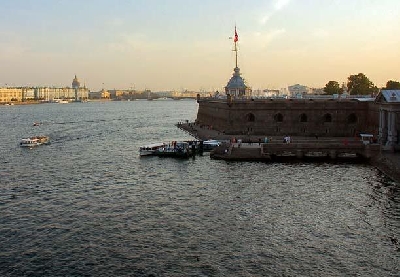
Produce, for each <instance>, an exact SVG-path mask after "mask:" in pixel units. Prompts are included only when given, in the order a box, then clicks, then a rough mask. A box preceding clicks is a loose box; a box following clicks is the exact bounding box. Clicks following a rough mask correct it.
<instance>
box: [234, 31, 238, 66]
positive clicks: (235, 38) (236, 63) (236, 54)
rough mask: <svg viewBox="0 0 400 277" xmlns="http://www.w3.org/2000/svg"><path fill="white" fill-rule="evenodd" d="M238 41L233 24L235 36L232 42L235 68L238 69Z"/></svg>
mask: <svg viewBox="0 0 400 277" xmlns="http://www.w3.org/2000/svg"><path fill="white" fill-rule="evenodd" d="M238 40H239V37H238V34H237V31H236V24H235V36H234V38H233V41H234V42H235V50H233V51H235V68H236V67H238V49H237V42H238Z"/></svg>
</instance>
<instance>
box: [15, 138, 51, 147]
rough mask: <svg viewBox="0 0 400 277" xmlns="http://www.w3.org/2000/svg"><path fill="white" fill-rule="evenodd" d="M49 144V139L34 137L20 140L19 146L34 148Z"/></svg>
mask: <svg viewBox="0 0 400 277" xmlns="http://www.w3.org/2000/svg"><path fill="white" fill-rule="evenodd" d="M49 143H50V138H49V137H47V136H36V137H30V138H23V139H21V141H20V143H19V145H20V146H21V147H29V148H32V147H35V146H39V145H42V144H49Z"/></svg>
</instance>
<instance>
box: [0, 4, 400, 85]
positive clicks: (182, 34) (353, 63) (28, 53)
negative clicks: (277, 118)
mask: <svg viewBox="0 0 400 277" xmlns="http://www.w3.org/2000/svg"><path fill="white" fill-rule="evenodd" d="M0 7H1V8H0V10H1V12H2V13H1V14H2V16H1V17H0V65H1V66H0V86H5V85H6V84H7V85H8V86H25V85H28V86H39V85H40V86H57V87H58V86H60V87H61V86H70V85H71V82H72V79H73V77H74V75H75V74H76V75H77V76H78V78H79V80H80V81H81V83H82V84H83V83H85V84H86V86H87V87H88V88H89V89H91V90H99V89H101V88H102V87H104V88H108V89H114V88H115V89H127V88H135V89H138V90H141V89H145V88H147V89H151V90H152V91H161V90H182V89H188V90H195V91H199V90H206V91H210V90H213V91H215V90H217V89H218V90H221V89H222V88H223V87H224V86H225V85H226V83H227V81H228V80H229V78H230V77H231V75H232V72H233V67H234V66H235V59H234V52H233V51H232V49H233V41H232V40H230V39H229V37H232V36H233V34H234V28H235V24H236V26H237V32H238V36H239V41H238V43H239V44H238V45H239V67H240V69H241V72H242V74H243V77H244V78H245V79H246V81H247V83H248V85H250V86H251V87H252V88H253V89H263V88H271V89H279V88H283V87H286V86H288V85H293V84H296V83H299V84H302V85H306V86H310V87H323V86H325V84H326V83H327V82H328V81H330V80H334V81H338V82H339V83H342V82H345V81H346V80H347V77H348V76H350V75H352V74H358V73H360V72H361V73H364V74H365V75H366V76H367V77H368V78H369V79H370V80H371V81H372V82H373V83H374V84H375V85H377V86H378V87H381V86H384V85H385V84H386V82H387V81H388V80H396V81H400V36H399V34H400V1H399V0H265V1H264V0H249V1H239V0H229V1H228V0H202V1H192V0H115V1H111V0H14V1H9V0H0Z"/></svg>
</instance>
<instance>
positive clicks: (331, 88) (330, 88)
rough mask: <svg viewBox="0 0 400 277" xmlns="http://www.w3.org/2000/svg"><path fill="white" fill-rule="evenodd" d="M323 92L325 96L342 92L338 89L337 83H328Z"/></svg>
mask: <svg viewBox="0 0 400 277" xmlns="http://www.w3.org/2000/svg"><path fill="white" fill-rule="evenodd" d="M324 92H325V93H326V94H339V93H341V92H343V90H342V88H341V87H340V85H339V83H338V82H336V81H329V82H328V83H327V84H326V85H325V87H324Z"/></svg>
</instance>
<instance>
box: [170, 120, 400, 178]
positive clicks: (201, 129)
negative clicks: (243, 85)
mask: <svg viewBox="0 0 400 277" xmlns="http://www.w3.org/2000/svg"><path fill="white" fill-rule="evenodd" d="M177 127H178V128H180V129H182V130H184V131H186V132H188V133H190V134H191V135H192V136H194V137H196V138H197V139H200V140H207V139H216V140H220V141H224V142H225V143H223V144H222V146H220V147H219V148H217V149H215V150H214V152H213V153H212V156H213V157H214V158H216V159H224V160H234V161H271V156H270V155H268V154H266V153H263V151H262V145H263V142H264V139H265V137H261V136H253V135H243V134H238V135H236V136H232V135H226V134H224V133H222V132H219V131H218V130H214V129H212V127H211V126H200V125H198V124H195V123H179V124H177ZM233 139H234V140H235V141H236V143H230V142H231V141H232V140H233ZM237 141H242V143H240V144H239V143H238V142H237ZM268 141H269V143H270V146H272V145H274V144H275V145H277V148H279V147H281V146H282V144H283V137H282V136H268ZM333 142H336V144H337V145H339V144H349V145H351V144H354V145H356V144H360V143H361V142H360V141H359V140H358V139H357V138H329V137H319V138H314V137H292V138H291V143H292V145H291V147H292V148H293V147H296V146H295V145H296V144H304V143H309V144H314V145H321V147H322V146H323V145H329V144H331V143H333ZM279 145H280V146H279ZM368 155H369V156H368V157H367V158H368V159H366V160H367V161H368V162H369V163H370V164H371V165H372V166H375V167H376V168H378V169H379V170H380V171H381V172H383V173H384V174H385V175H387V176H389V177H390V178H391V179H393V180H395V181H396V182H398V183H400V153H392V152H390V153H387V152H384V151H380V149H379V146H378V145H374V146H372V147H371V151H369V152H368ZM328 156H329V154H328Z"/></svg>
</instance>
